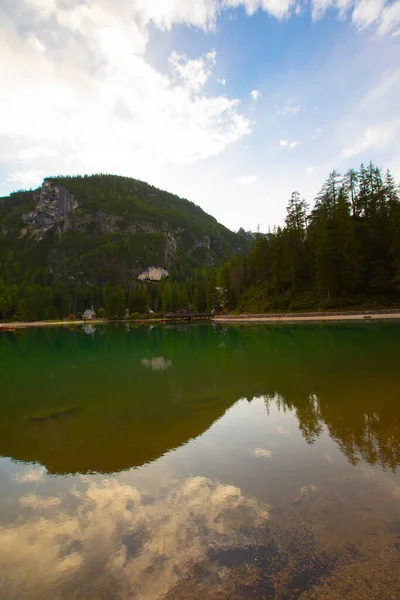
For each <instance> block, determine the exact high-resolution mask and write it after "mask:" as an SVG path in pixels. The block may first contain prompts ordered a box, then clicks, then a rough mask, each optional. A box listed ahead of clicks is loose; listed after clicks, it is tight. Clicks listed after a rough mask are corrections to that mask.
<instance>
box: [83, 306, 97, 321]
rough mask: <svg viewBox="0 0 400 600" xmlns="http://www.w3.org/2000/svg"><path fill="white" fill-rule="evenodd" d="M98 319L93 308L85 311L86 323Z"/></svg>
mask: <svg viewBox="0 0 400 600" xmlns="http://www.w3.org/2000/svg"><path fill="white" fill-rule="evenodd" d="M95 318H96V313H95V312H94V309H93V306H92V308H90V309H88V310H85V312H84V313H83V315H82V319H83V320H84V321H91V320H92V319H95Z"/></svg>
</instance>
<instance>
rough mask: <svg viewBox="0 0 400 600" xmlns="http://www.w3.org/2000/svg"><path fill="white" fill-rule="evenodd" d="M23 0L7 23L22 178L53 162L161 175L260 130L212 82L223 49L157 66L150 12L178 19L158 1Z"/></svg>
mask: <svg viewBox="0 0 400 600" xmlns="http://www.w3.org/2000/svg"><path fill="white" fill-rule="evenodd" d="M16 1H17V4H18V8H19V10H18V12H17V11H16V12H13V13H12V15H10V16H12V18H10V17H7V16H6V17H3V18H2V22H1V24H0V26H1V27H2V35H1V38H0V55H1V56H2V61H1V64H0V77H1V81H2V93H1V95H0V161H1V162H2V163H3V165H5V167H6V169H7V168H8V177H9V179H11V180H12V181H15V183H16V185H18V184H19V185H20V186H22V187H25V185H26V182H27V181H30V180H34V179H35V176H34V174H35V173H36V174H38V175H44V174H48V172H49V170H53V172H71V173H84V172H96V171H105V172H115V173H119V174H127V175H134V174H135V173H133V172H132V169H134V171H135V172H136V173H140V175H141V177H142V178H146V177H147V178H149V179H151V174H152V173H154V172H156V171H157V167H159V166H160V165H161V166H163V167H164V166H165V165H169V164H187V163H192V162H196V161H199V160H202V159H205V158H207V157H210V156H215V155H217V154H219V153H221V152H223V151H224V149H225V148H226V147H227V146H229V145H230V144H234V143H235V142H237V141H238V140H239V139H241V138H242V137H243V136H245V135H247V134H248V133H250V132H251V130H252V123H251V122H250V121H249V119H247V118H246V117H245V116H244V115H243V114H242V113H241V112H240V103H239V101H238V100H237V99H235V98H228V97H227V96H226V95H216V96H215V95H210V94H209V93H207V92H206V90H205V87H206V85H207V83H208V80H209V78H210V76H211V74H212V71H213V68H214V66H215V64H216V61H217V55H216V53H215V51H213V50H210V52H208V53H206V54H204V55H202V56H200V57H196V58H188V57H186V56H183V55H180V54H178V53H176V52H172V54H171V56H170V59H169V72H167V73H161V72H159V71H158V70H157V69H155V68H154V67H153V66H152V65H150V63H149V62H148V60H147V59H146V57H145V52H146V49H147V44H148V30H147V25H146V24H145V25H143V22H144V23H147V22H148V21H149V20H154V21H155V22H156V23H158V24H159V25H160V26H161V25H162V24H163V26H165V27H168V26H169V20H168V18H167V15H166V13H165V11H164V12H162V11H161V12H159V13H157V14H156V13H155V12H150V11H149V9H148V8H146V6H147V5H148V4H153V5H154V4H155V3H141V2H139V1H136V2H133V4H132V5H133V7H134V8H132V9H129V6H128V4H129V3H125V2H122V1H121V2H118V3H117V4H112V3H111V2H110V1H109V0H103V1H102V3H101V4H100V3H99V4H94V3H88V4H80V3H78V2H75V0H71V2H70V3H68V4H63V5H62V6H63V7H64V8H59V7H58V6H59V5H58V3H57V4H56V3H55V2H51V1H50V0H46V2H45V1H43V0H25V1H24V2H22V0H16ZM157 4H159V3H157ZM161 4H164V3H161ZM169 4H171V3H169ZM178 4H179V5H180V4H182V3H177V2H175V3H174V2H172V4H171V13H170V14H171V15H172V14H174V15H175V17H176V19H178V20H179V19H180V20H182V21H183V22H186V20H187V19H188V18H189V12H190V11H188V12H185V11H186V9H183V8H182V7H181V8H182V10H184V12H183V13H180V12H179V10H178ZM183 4H185V3H183ZM195 4H196V6H198V5H199V4H198V3H195ZM203 4H204V6H208V3H203ZM202 6H203V5H202ZM155 10H156V9H155V8H154V11H155ZM160 10H161V9H160ZM163 10H164V9H163ZM196 10H197V9H196V8H195V7H194V11H193V12H194V15H192V17H193V18H192V22H193V24H198V23H199V22H200V20H201V19H200V16H199V15H200V14H203V12H202V9H200V8H199V9H198V10H199V11H200V12H199V13H196ZM32 11H33V12H32ZM132 11H133V16H135V15H136V20H135V19H134V18H133V17H132ZM174 11H175V12H174ZM210 11H211V12H210ZM212 12H213V11H212V10H211V9H210V10H208V9H207V10H206V11H205V13H204V15H210V14H212ZM196 14H197V17H196ZM128 16H130V18H128ZM175 17H174V18H175ZM171 18H172V17H171ZM204 18H206V16H205V17H204ZM207 18H208V17H207ZM27 98H29V102H27V101H26V99H27ZM28 159H29V160H30V167H29V171H27V169H26V163H27V160H28ZM38 183H39V181H38V180H36V181H35V184H38Z"/></svg>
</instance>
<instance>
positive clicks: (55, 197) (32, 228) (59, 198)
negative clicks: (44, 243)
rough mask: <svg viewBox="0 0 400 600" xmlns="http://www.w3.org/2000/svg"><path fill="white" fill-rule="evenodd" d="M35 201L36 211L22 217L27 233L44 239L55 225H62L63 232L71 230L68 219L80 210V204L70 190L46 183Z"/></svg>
mask: <svg viewBox="0 0 400 600" xmlns="http://www.w3.org/2000/svg"><path fill="white" fill-rule="evenodd" d="M35 199H36V200H37V203H36V207H35V210H33V211H31V212H29V213H25V214H23V215H22V220H23V222H24V223H25V225H26V228H25V230H26V233H31V234H32V235H35V236H37V237H38V238H42V237H43V235H44V234H45V233H46V231H48V230H49V229H51V228H52V227H54V226H55V225H60V224H62V230H63V231H66V230H67V229H69V227H70V223H69V218H68V217H69V215H70V214H71V213H72V212H73V211H74V210H76V209H77V208H78V206H79V202H78V201H77V200H76V199H75V198H74V197H73V196H72V194H70V192H69V191H68V190H66V189H65V188H64V187H63V186H62V185H58V184H57V183H52V182H50V181H45V182H44V184H43V186H42V188H40V190H39V192H38V193H37V195H36V198H35ZM25 230H24V232H23V233H25ZM21 233H22V232H21Z"/></svg>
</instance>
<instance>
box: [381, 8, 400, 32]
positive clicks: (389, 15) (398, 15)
mask: <svg viewBox="0 0 400 600" xmlns="http://www.w3.org/2000/svg"><path fill="white" fill-rule="evenodd" d="M390 32H392V34H393V35H394V36H395V35H399V34H400V2H398V1H397V2H393V3H392V4H388V5H387V6H386V7H385V8H384V10H383V11H382V14H381V19H380V24H379V27H378V35H386V34H388V33H390Z"/></svg>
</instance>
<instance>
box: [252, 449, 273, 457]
mask: <svg viewBox="0 0 400 600" xmlns="http://www.w3.org/2000/svg"><path fill="white" fill-rule="evenodd" d="M254 456H256V457H257V458H271V457H272V452H271V450H266V449H265V448H256V449H255V450H254Z"/></svg>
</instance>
